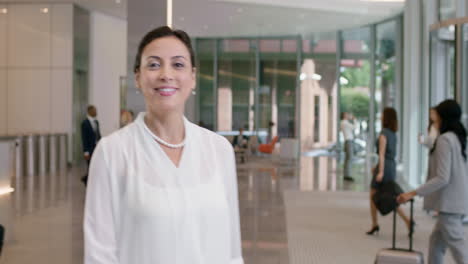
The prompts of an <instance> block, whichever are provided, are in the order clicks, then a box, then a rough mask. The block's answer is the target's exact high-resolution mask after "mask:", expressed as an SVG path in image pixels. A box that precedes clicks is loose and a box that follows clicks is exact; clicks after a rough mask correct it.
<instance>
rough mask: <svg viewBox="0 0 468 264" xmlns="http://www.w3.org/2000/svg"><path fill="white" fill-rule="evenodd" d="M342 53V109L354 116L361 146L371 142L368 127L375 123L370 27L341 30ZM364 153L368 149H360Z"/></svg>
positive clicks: (366, 147)
mask: <svg viewBox="0 0 468 264" xmlns="http://www.w3.org/2000/svg"><path fill="white" fill-rule="evenodd" d="M341 38H342V40H343V45H342V49H343V53H342V59H341V60H340V73H341V75H340V88H341V89H340V111H341V112H347V113H349V114H351V115H352V116H354V117H355V121H354V122H357V123H356V124H357V127H358V128H357V129H356V131H355V143H357V144H359V145H361V148H362V149H364V150H366V149H368V146H367V144H371V145H370V146H372V145H373V144H372V141H373V140H372V138H371V137H370V134H369V132H370V129H374V126H371V127H369V125H370V124H371V123H372V119H371V114H372V111H371V105H372V102H371V101H372V98H373V92H372V87H371V86H372V83H371V80H372V77H371V63H370V59H371V53H370V51H371V38H372V36H371V27H363V28H358V29H352V30H348V31H344V32H343V33H342V37H341ZM361 154H365V152H363V153H361Z"/></svg>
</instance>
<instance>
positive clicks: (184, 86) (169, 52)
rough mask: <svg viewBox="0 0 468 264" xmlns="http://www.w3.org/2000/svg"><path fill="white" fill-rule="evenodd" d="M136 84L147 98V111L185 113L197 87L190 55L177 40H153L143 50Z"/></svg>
mask: <svg viewBox="0 0 468 264" xmlns="http://www.w3.org/2000/svg"><path fill="white" fill-rule="evenodd" d="M135 81H136V85H137V87H138V88H139V89H141V91H142V93H143V96H144V97H145V103H146V108H147V111H151V112H157V113H167V112H171V111H177V112H180V113H183V111H184V105H185V101H186V100H187V99H188V97H189V96H190V93H191V92H192V90H193V89H194V88H195V68H193V66H192V63H191V61H190V53H189V51H188V49H187V47H186V46H185V45H184V43H183V42H182V41H180V40H179V39H177V38H176V37H172V36H170V37H162V38H158V39H155V40H153V41H152V42H151V43H150V44H148V45H147V46H146V47H145V48H144V49H143V53H142V56H141V66H140V69H139V72H137V73H136V75H135Z"/></svg>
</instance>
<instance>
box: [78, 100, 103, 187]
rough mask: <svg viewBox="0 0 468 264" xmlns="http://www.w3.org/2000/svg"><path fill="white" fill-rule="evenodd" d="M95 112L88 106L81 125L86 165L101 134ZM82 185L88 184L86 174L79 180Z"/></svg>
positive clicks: (94, 108)
mask: <svg viewBox="0 0 468 264" xmlns="http://www.w3.org/2000/svg"><path fill="white" fill-rule="evenodd" d="M96 117H97V110H96V107H95V106H93V105H90V106H88V114H87V117H86V119H85V120H83V122H82V123H81V142H82V144H83V155H84V159H85V160H86V162H87V164H88V170H89V164H90V161H91V157H92V155H93V152H94V149H95V148H96V145H97V143H98V141H99V140H100V139H101V132H100V130H99V121H98V120H97V119H96ZM81 181H82V182H83V183H84V185H86V184H87V182H88V173H86V175H84V176H83V177H82V178H81Z"/></svg>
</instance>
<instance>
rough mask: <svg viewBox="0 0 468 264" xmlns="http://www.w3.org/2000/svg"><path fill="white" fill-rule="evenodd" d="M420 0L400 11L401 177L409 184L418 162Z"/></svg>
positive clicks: (407, 2) (407, 4)
mask: <svg viewBox="0 0 468 264" xmlns="http://www.w3.org/2000/svg"><path fill="white" fill-rule="evenodd" d="M422 10H423V9H422V3H421V1H419V0H413V1H406V3H405V12H404V26H403V27H404V44H403V47H404V61H403V63H404V67H403V69H404V72H405V73H406V74H405V76H404V81H403V104H404V108H403V113H402V115H401V117H402V118H403V134H404V138H403V140H404V142H403V165H404V172H405V173H404V174H403V175H404V177H405V178H406V180H407V181H408V183H409V184H410V185H416V183H417V182H418V176H419V170H420V168H419V167H420V166H418V165H417V164H419V162H417V161H418V160H419V153H418V148H419V146H418V142H417V135H418V133H419V123H420V118H419V111H421V109H420V105H421V101H422V100H421V94H420V87H421V84H422V82H421V81H422V80H421V79H422V74H421V71H422V66H421V64H422V48H421V47H422V31H423V30H427V28H423V27H422V23H421V22H422V20H421V16H422Z"/></svg>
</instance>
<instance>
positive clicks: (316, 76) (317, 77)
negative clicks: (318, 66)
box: [312, 73, 322, 81]
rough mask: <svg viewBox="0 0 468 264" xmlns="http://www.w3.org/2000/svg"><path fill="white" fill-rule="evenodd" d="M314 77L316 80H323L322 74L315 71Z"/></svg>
mask: <svg viewBox="0 0 468 264" xmlns="http://www.w3.org/2000/svg"><path fill="white" fill-rule="evenodd" d="M312 79H314V80H316V81H320V80H322V75H320V74H317V73H314V75H312Z"/></svg>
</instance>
